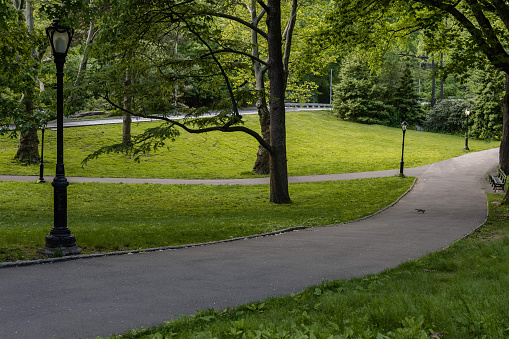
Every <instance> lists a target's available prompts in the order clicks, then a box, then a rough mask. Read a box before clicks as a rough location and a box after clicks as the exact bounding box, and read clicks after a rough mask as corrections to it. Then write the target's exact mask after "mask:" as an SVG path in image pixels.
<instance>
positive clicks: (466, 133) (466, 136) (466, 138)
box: [464, 108, 470, 151]
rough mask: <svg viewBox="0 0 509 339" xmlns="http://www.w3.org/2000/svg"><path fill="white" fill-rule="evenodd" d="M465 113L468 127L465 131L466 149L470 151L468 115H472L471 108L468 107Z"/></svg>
mask: <svg viewBox="0 0 509 339" xmlns="http://www.w3.org/2000/svg"><path fill="white" fill-rule="evenodd" d="M465 115H466V116H467V129H466V132H465V148H464V149H465V150H467V151H469V150H470V148H468V116H469V115H470V110H469V109H468V108H467V109H466V110H465Z"/></svg>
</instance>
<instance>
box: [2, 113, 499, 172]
mask: <svg viewBox="0 0 509 339" xmlns="http://www.w3.org/2000/svg"><path fill="white" fill-rule="evenodd" d="M243 119H244V121H245V122H246V126H247V127H250V128H252V129H254V130H259V123H258V117H257V116H256V115H249V116H245V117H244V118H243ZM159 124H161V123H160V122H149V123H133V134H138V133H140V132H141V131H142V130H143V129H145V128H147V127H150V126H151V127H154V126H157V125H159ZM286 126H287V146H288V149H287V152H288V172H289V175H311V174H313V175H314V174H331V173H351V172H364V171H378V170H387V169H397V168H399V163H400V160H401V141H402V132H401V128H390V127H385V126H379V125H362V124H356V123H351V122H345V121H339V120H337V119H336V118H335V117H334V116H332V115H331V114H330V112H329V111H310V112H309V111H308V112H305V111H303V112H288V113H287V122H286ZM121 135H122V125H121V124H118V125H100V126H88V127H79V128H66V129H65V131H64V145H65V151H64V153H65V155H64V160H65V169H66V175H67V176H68V177H72V176H82V177H124V178H125V177H127V178H129V177H131V178H175V179H216V178H243V177H253V176H255V175H254V174H253V173H252V168H253V165H254V161H255V159H256V151H257V149H258V143H257V142H256V141H255V139H253V138H252V137H250V136H248V135H246V134H244V133H220V132H214V133H205V134H198V135H195V134H187V133H182V135H181V136H180V137H179V138H177V140H176V141H175V142H171V141H168V142H167V143H166V146H167V147H162V148H160V149H159V150H158V151H157V152H156V153H151V154H147V155H145V156H143V157H142V158H141V162H140V163H135V162H134V161H133V160H132V159H128V158H126V157H125V156H123V155H118V154H110V155H104V156H102V157H100V158H99V159H96V160H92V161H90V162H89V164H88V165H87V166H85V167H84V168H82V166H81V161H82V160H83V159H84V158H85V157H86V156H87V155H88V154H90V153H92V152H93V151H95V150H97V149H99V148H100V147H102V146H106V145H111V144H114V143H118V142H120V141H121V138H122V137H121ZM55 143H56V131H54V130H47V131H46V133H45V147H44V148H45V149H44V154H45V162H46V167H45V169H46V173H50V174H54V171H55V157H56V150H55ZM17 144H18V142H17V140H14V139H8V138H7V137H0V174H9V175H39V166H38V165H34V166H21V165H20V164H18V163H16V162H14V161H13V160H12V159H13V157H14V155H15V154H16V147H17ZM464 144H465V139H464V137H461V136H452V135H443V134H437V133H427V132H418V131H411V130H409V131H407V133H406V138H405V159H404V160H405V167H407V168H408V167H416V166H421V165H426V164H430V163H433V162H437V161H441V160H445V159H448V158H452V157H455V156H459V155H462V154H464V153H466V151H464V150H463V147H464ZM499 145H500V142H487V141H482V140H474V139H470V140H469V146H470V149H471V150H472V151H480V150H484V149H489V148H494V147H498V146H499Z"/></svg>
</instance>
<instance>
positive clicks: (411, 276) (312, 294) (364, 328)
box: [114, 194, 509, 339]
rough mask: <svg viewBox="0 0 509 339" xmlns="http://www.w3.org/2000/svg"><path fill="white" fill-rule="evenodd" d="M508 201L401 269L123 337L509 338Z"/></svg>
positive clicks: (496, 197)
mask: <svg viewBox="0 0 509 339" xmlns="http://www.w3.org/2000/svg"><path fill="white" fill-rule="evenodd" d="M502 198H503V196H502V195H501V194H490V195H489V201H490V204H489V205H490V216H489V219H488V222H487V223H486V225H484V226H483V227H482V228H481V229H479V230H478V231H477V232H474V233H473V234H472V235H471V236H470V237H469V238H466V239H463V240H460V241H458V242H456V243H454V244H453V245H451V246H450V247H449V248H447V249H445V250H443V251H439V252H436V253H433V254H430V255H427V256H424V257H422V258H420V259H418V260H414V261H409V262H407V263H403V264H401V265H400V266H398V267H397V268H394V269H390V270H386V271H384V272H382V273H380V274H375V275H369V276H366V277H363V278H359V279H351V280H342V281H332V282H326V283H323V284H322V285H318V286H312V287H310V288H308V289H307V290H305V291H304V292H302V293H300V294H297V295H291V296H285V297H279V298H270V299H267V300H265V301H261V302H258V303H252V304H246V305H243V306H240V307H236V308H233V309H226V310H208V311H203V312H198V313H197V314H196V315H193V316H188V317H184V318H183V319H180V320H177V321H172V322H169V323H167V324H164V325H161V326H159V327H155V328H152V329H148V330H141V331H133V332H131V333H128V334H125V335H123V336H121V338H131V339H133V338H280V339H281V338H373V339H375V338H376V339H387V338H398V339H403V338H408V339H419V338H421V339H427V338H458V339H459V338H490V339H493V338H507V337H509V307H507V305H508V304H509V293H507V286H509V237H508V235H509V222H508V221H509V216H508V213H507V212H508V209H507V208H508V207H507V206H499V205H498V204H496V202H497V201H499V200H501V199H502ZM114 338H117V337H114Z"/></svg>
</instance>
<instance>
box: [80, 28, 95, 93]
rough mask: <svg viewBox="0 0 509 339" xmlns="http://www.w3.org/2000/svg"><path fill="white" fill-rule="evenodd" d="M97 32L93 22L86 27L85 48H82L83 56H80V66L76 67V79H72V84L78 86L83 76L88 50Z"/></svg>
mask: <svg viewBox="0 0 509 339" xmlns="http://www.w3.org/2000/svg"><path fill="white" fill-rule="evenodd" d="M96 32H97V27H96V25H95V22H91V23H90V28H89V29H88V35H87V41H86V42H85V49H84V50H83V56H82V57H81V62H80V67H79V69H78V75H77V76H76V80H75V81H74V86H78V85H80V83H81V79H82V77H83V73H84V72H85V71H86V70H87V64H88V54H89V52H88V50H89V48H90V45H91V44H92V41H93V40H94V37H95V33H96Z"/></svg>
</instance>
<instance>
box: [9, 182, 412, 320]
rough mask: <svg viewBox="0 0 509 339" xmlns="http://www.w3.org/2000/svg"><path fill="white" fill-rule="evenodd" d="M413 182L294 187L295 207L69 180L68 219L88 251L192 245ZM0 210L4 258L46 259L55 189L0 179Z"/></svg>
mask: <svg viewBox="0 0 509 339" xmlns="http://www.w3.org/2000/svg"><path fill="white" fill-rule="evenodd" d="M412 182H413V180H412V179H411V178H405V179H401V178H399V177H396V176H395V177H390V178H375V179H366V180H350V181H336V182H317V183H299V184H290V192H291V194H292V197H293V198H292V201H293V203H292V204H290V205H277V204H272V203H270V202H269V201H268V199H267V195H268V192H269V186H268V185H247V186H245V185H224V186H207V185H158V184H100V183H86V184H85V183H83V184H78V183H71V184H70V186H69V189H68V211H69V212H68V221H69V227H70V228H71V230H72V232H73V234H75V235H76V238H77V239H78V243H79V246H80V247H82V248H83V249H84V251H85V253H91V252H110V251H116V250H129V249H130V250H134V249H144V248H153V247H162V246H170V245H183V244H193V243H201V242H208V241H217V240H224V239H231V238H236V237H243V236H248V235H253V234H260V233H265V232H272V231H277V230H281V229H286V228H290V227H299V226H319V225H330V224H336V223H340V222H345V221H350V220H355V219H358V218H361V217H364V216H366V215H369V214H372V213H375V212H376V211H378V210H380V209H382V208H384V207H386V206H387V205H389V204H391V203H392V202H394V201H395V200H396V199H397V198H398V197H399V196H400V195H401V194H402V193H403V192H405V191H406V190H407V189H408V188H409V186H410V185H411V184H412ZM366 187H369V189H366ZM111 197H115V199H111ZM204 197H206V199H204ZM105 201H108V203H107V204H105V203H104V202H105ZM20 206H23V207H22V208H20ZM260 210H263V211H264V212H263V213H260ZM0 214H1V215H2V218H1V220H0V234H1V237H0V261H4V260H22V259H29V258H33V257H37V256H40V255H41V254H40V253H38V252H37V249H38V248H39V249H40V248H42V247H43V245H44V237H45V235H46V234H47V233H48V232H49V230H50V229H51V225H52V222H53V188H52V187H51V185H50V184H36V183H35V182H32V183H28V182H0ZM263 310H264V309H263V306H262V305H261V304H260V305H257V307H256V311H257V312H260V311H263Z"/></svg>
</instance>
